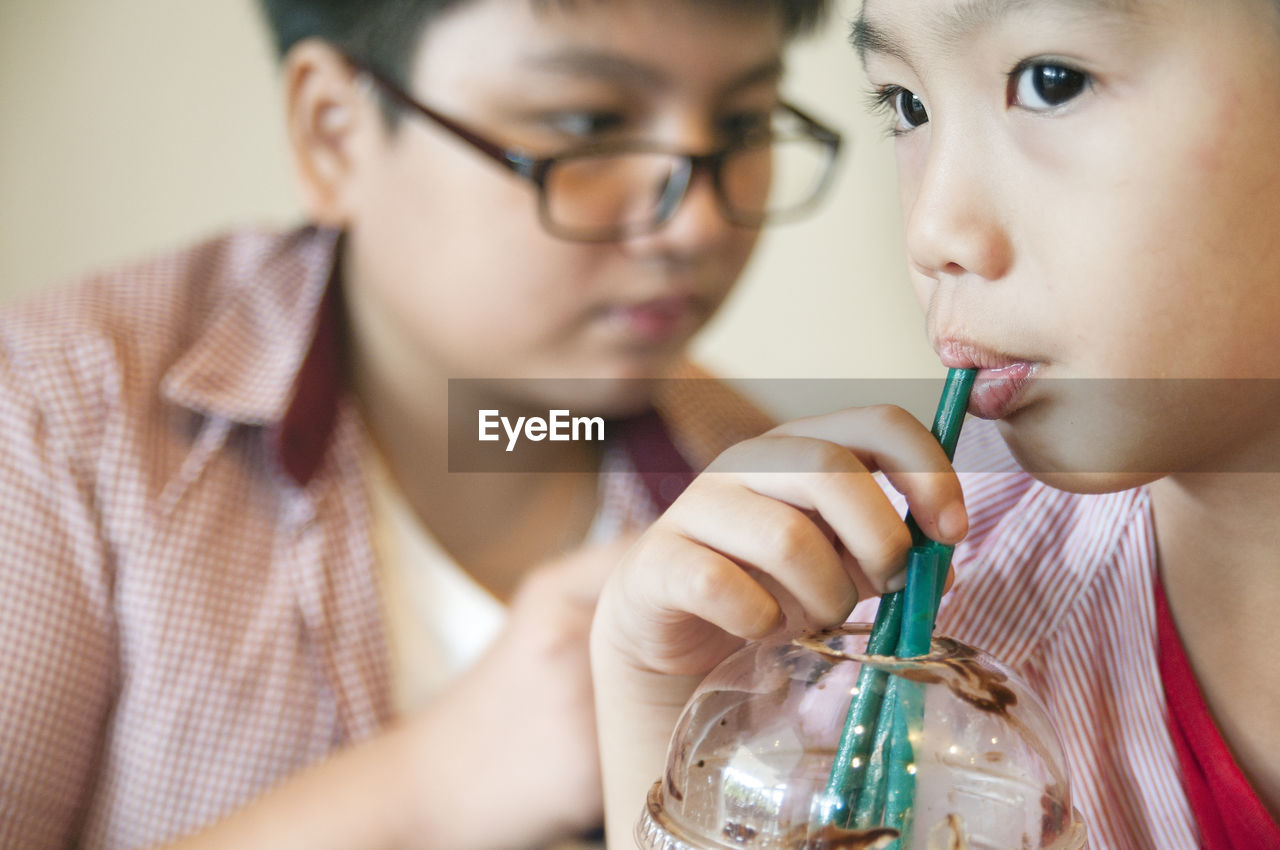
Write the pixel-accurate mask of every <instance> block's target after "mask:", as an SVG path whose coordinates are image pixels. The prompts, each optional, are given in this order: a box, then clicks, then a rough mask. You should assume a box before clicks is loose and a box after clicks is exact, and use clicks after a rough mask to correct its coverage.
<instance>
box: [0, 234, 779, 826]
mask: <svg viewBox="0 0 1280 850" xmlns="http://www.w3.org/2000/svg"><path fill="white" fill-rule="evenodd" d="M334 251H335V236H334V234H332V233H327V232H321V231H316V230H312V229H304V230H300V231H297V232H294V233H291V234H285V235H276V234H267V233H240V234H236V235H232V236H229V237H225V238H220V239H216V240H213V241H210V242H207V243H205V244H202V245H200V246H198V247H196V248H194V249H191V250H186V251H183V252H181V253H175V254H173V255H171V256H168V257H165V258H162V259H159V260H156V261H154V262H150V263H147V264H145V265H139V266H132V267H128V268H121V269H118V270H116V271H113V272H110V273H107V274H103V275H101V276H98V277H95V278H93V279H91V280H89V281H86V282H85V283H84V284H82V285H80V286H78V287H75V288H72V289H69V290H63V291H59V292H56V293H52V294H50V295H46V296H43V297H41V298H39V299H38V300H35V301H33V302H31V303H28V304H25V305H22V306H19V307H14V308H9V309H7V310H5V311H3V312H2V313H0V505H2V506H3V509H2V510H0V545H2V546H3V552H4V560H3V564H2V565H0V652H2V654H0V847H5V848H9V847H13V848H24V850H25V849H26V848H31V849H32V850H34V848H46V847H65V846H68V845H74V846H79V847H85V848H122V847H140V846H147V845H151V844H155V843H159V842H163V841H166V840H170V839H173V838H175V837H178V836H181V835H183V834H186V833H189V832H191V831H193V830H195V829H197V828H199V827H200V826H202V825H204V824H207V823H208V822H210V821H211V820H214V819H216V818H218V817H219V816H220V815H223V814H225V813H227V812H228V811H230V810H232V809H234V808H236V807H238V806H241V805H243V804H244V803H246V802H248V801H249V800H251V799H253V798H254V797H255V796H256V795H258V794H259V793H260V792H262V791H263V790H265V789H266V788H268V787H269V786H271V785H273V784H275V783H276V782H278V781H280V780H281V779H282V778H284V777H286V776H288V775H289V774H291V773H293V772H295V771H297V770H298V769H299V768H302V767H303V766H305V765H307V764H308V763H311V762H314V761H316V760H318V759H322V758H324V757H325V756H326V755H327V754H329V753H331V752H332V751H334V750H335V749H337V748H340V747H342V746H344V745H346V744H349V743H351V742H355V741H360V740H362V739H365V738H368V737H369V736H371V735H373V734H374V733H375V732H377V731H378V729H379V728H380V727H382V726H383V725H384V724H385V723H387V722H388V720H389V719H390V715H391V706H390V682H389V662H388V650H387V647H386V645H385V638H384V634H383V624H382V611H381V607H380V599H379V594H378V589H377V586H376V583H375V582H376V579H375V567H374V555H373V549H372V544H371V541H370V528H369V507H368V504H367V502H366V496H365V489H364V474H363V471H362V470H361V469H360V466H359V459H360V458H361V457H362V453H363V448H364V444H363V441H364V440H365V439H366V437H365V435H364V432H363V431H362V429H361V427H360V424H359V418H358V416H357V415H356V414H355V411H354V406H353V404H352V403H351V401H350V399H348V398H346V397H344V396H342V395H341V393H340V391H339V389H338V382H337V378H336V376H337V375H338V374H339V372H340V362H339V353H338V352H339V341H338V334H339V331H338V329H339V328H340V326H341V317H340V304H339V303H338V299H337V297H336V293H337V292H338V290H339V287H337V286H328V285H327V284H328V282H329V281H330V279H331V277H332V270H333V265H334V263H333V259H334ZM708 384H714V382H699V384H698V390H697V391H696V392H693V393H686V394H684V395H680V394H678V393H677V394H676V396H675V397H673V398H671V399H667V400H666V401H665V402H664V406H663V415H664V420H665V422H666V424H667V427H668V428H669V429H670V431H671V434H672V437H673V438H674V440H675V442H676V444H677V445H679V447H680V448H681V450H682V451H683V452H684V454H685V456H688V457H692V458H694V463H695V465H696V464H697V463H701V462H705V461H707V460H709V459H710V457H711V456H713V455H714V453H715V452H716V451H718V450H719V449H720V448H723V447H724V446H727V445H729V444H730V443H732V442H734V441H736V440H738V439H743V438H745V437H747V436H751V435H753V434H754V433H758V432H759V431H760V430H762V429H763V427H765V425H766V422H765V420H763V418H761V417H760V416H759V415H758V414H756V413H755V412H754V411H753V409H751V408H750V407H749V405H746V404H745V403H743V402H741V400H740V399H737V397H736V396H733V395H732V394H731V393H728V391H727V390H726V391H724V392H714V391H713V392H707V386H708ZM649 478H652V476H650V477H649ZM659 478H661V476H659ZM668 478H670V476H668ZM673 480H674V481H676V483H678V482H679V478H678V476H677V477H676V478H675V479H672V480H667V481H665V482H664V481H662V480H657V481H656V484H655V482H654V481H651V480H648V478H646V480H645V481H643V482H642V480H641V476H638V475H634V474H630V475H623V476H622V477H621V478H619V479H618V480H617V481H612V482H610V483H609V485H608V486H607V487H606V488H605V492H606V504H605V509H606V510H615V511H618V512H619V513H620V515H621V516H622V517H623V522H624V525H630V526H635V525H638V524H640V523H643V522H646V521H648V520H649V519H651V518H652V517H653V516H654V515H655V512H656V507H655V502H654V501H653V499H652V498H651V496H650V493H652V492H656V491H655V490H654V487H655V486H662V487H665V488H666V489H667V490H670V489H671V487H670V484H671V483H672V481H673ZM659 501H660V500H659Z"/></svg>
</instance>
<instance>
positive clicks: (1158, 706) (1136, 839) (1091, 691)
mask: <svg viewBox="0 0 1280 850" xmlns="http://www.w3.org/2000/svg"><path fill="white" fill-rule="evenodd" d="M956 468H957V469H958V470H960V471H961V474H962V481H963V485H964V492H965V502H966V504H967V505H968V508H969V518H970V531H969V536H968V537H967V538H966V539H965V541H964V542H963V543H961V544H960V546H958V547H957V548H956V552H955V557H954V559H953V562H952V563H953V565H954V566H955V570H956V577H955V583H954V585H953V586H952V589H951V590H950V591H949V592H948V594H947V595H946V596H945V597H943V601H942V607H941V609H940V611H939V615H938V631H939V632H940V633H942V634H947V635H950V636H952V637H955V638H958V639H960V640H962V641H965V642H966V643H969V644H972V645H974V646H978V647H981V648H982V649H985V650H986V651H988V652H990V653H991V654H992V655H994V656H995V657H997V658H999V659H1001V660H1002V661H1004V662H1005V663H1007V664H1009V665H1010V666H1011V667H1012V668H1013V669H1014V670H1016V671H1018V672H1019V673H1020V674H1021V675H1022V676H1023V677H1024V678H1025V679H1026V680H1027V682H1028V683H1029V684H1030V685H1031V686H1032V687H1033V688H1034V689H1035V690H1036V691H1037V693H1038V694H1039V695H1040V696H1041V697H1043V698H1044V701H1045V704H1046V707H1047V708H1048V710H1049V712H1050V715H1051V716H1052V718H1053V720H1054V722H1055V725H1056V726H1057V728H1058V731H1059V733H1060V734H1061V736H1062V738H1063V739H1064V743H1065V745H1066V756H1067V762H1068V765H1069V768H1070V771H1071V780H1072V782H1071V790H1072V795H1073V798H1074V800H1073V802H1074V804H1075V806H1076V808H1078V809H1079V810H1080V812H1081V814H1082V815H1083V816H1084V819H1085V822H1086V825H1087V828H1088V835H1089V846H1090V847H1092V848H1094V850H1104V848H1105V850H1194V848H1197V847H1199V846H1200V845H1199V840H1198V837H1197V834H1196V826H1195V821H1194V818H1193V816H1192V813H1191V806H1190V804H1189V802H1188V801H1187V795H1186V792H1185V791H1184V790H1183V785H1182V779H1181V769H1180V767H1179V764H1178V759H1177V754H1176V752H1175V750H1174V746H1173V739H1172V737H1171V735H1170V732H1169V726H1168V709H1167V706H1166V703H1165V693H1164V686H1163V683H1162V681H1161V679H1160V670H1159V667H1158V654H1157V644H1156V613H1155V591H1154V588H1155V584H1154V582H1155V581H1156V580H1157V577H1156V550H1155V528H1154V524H1153V520H1152V515H1151V503H1150V498H1149V494H1148V493H1147V491H1146V490H1145V489H1136V490H1128V491H1124V492H1120V493H1111V494H1105V495H1093V496H1081V495H1075V494H1071V493H1064V492H1062V491H1060V490H1055V489H1053V488H1051V487H1048V486H1046V485H1044V484H1041V483H1039V482H1037V481H1036V480H1035V479H1034V478H1032V477H1031V476H1030V475H1028V474H1026V473H1025V472H1022V471H1021V470H1020V469H1019V468H1018V466H1017V463H1016V462H1015V461H1014V459H1013V457H1012V456H1011V455H1010V454H1009V452H1008V449H1007V448H1006V447H1005V445H1004V442H1003V440H1001V439H1000V436H999V434H998V433H997V432H996V429H995V428H994V426H992V425H991V423H988V422H982V421H971V422H969V423H968V424H967V425H966V426H965V432H964V434H963V436H962V438H961V444H960V447H959V450H958V452H957V455H956ZM966 470H967V471H966ZM874 614H875V603H874V602H869V603H864V605H862V606H859V608H858V609H857V610H855V612H854V618H855V619H860V620H870V619H871V618H872V617H873V616H874Z"/></svg>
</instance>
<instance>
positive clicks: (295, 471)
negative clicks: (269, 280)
mask: <svg viewBox="0 0 1280 850" xmlns="http://www.w3.org/2000/svg"><path fill="white" fill-rule="evenodd" d="M337 268H338V264H337V263H336V262H335V263H334V272H333V274H332V275H331V276H330V278H329V282H328V283H327V284H326V286H325V293H324V297H323V298H321V299H320V306H319V309H318V310H317V311H316V325H315V333H314V334H313V335H312V338H311V345H310V347H309V348H308V349H307V353H306V355H305V356H304V357H303V360H302V365H301V366H300V367H299V368H298V373H297V375H296V376H295V377H294V381H293V387H292V389H291V391H290V400H289V407H288V409H287V410H285V413H284V417H283V418H282V419H281V421H280V425H279V427H277V428H276V430H275V433H274V434H273V435H272V436H273V439H272V447H273V449H274V450H275V454H276V457H277V459H278V460H279V462H280V466H281V467H282V468H283V469H284V471H285V472H286V473H287V474H288V475H289V477H290V478H292V479H293V480H294V481H295V482H297V484H298V486H299V487H306V486H307V483H308V482H309V481H310V480H311V478H312V477H313V476H314V475H315V473H316V471H317V470H318V469H319V468H320V464H321V462H322V461H323V460H324V455H325V450H326V449H327V447H328V445H329V438H330V436H332V434H333V426H334V423H335V422H336V421H337V418H338V392H339V387H340V385H341V383H342V360H343V357H342V355H343V340H342V326H343V318H344V315H345V308H344V305H343V300H342V286H341V285H340V283H339V281H338V273H337Z"/></svg>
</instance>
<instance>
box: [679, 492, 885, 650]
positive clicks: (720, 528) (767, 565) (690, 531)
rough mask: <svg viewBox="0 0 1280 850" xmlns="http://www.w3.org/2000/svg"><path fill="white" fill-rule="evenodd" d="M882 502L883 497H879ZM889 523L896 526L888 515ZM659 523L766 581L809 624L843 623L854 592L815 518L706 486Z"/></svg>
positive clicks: (758, 498)
mask: <svg viewBox="0 0 1280 850" xmlns="http://www.w3.org/2000/svg"><path fill="white" fill-rule="evenodd" d="M879 498H880V499H881V500H882V501H883V500H884V497H883V495H881V496H880V497H879ZM889 519H890V521H891V522H893V523H896V524H897V525H899V526H900V525H901V524H902V523H901V521H900V520H899V519H898V518H897V515H896V514H893V513H892V512H890V516H889ZM663 522H665V523H667V524H669V526H671V527H673V528H675V529H677V530H678V531H679V533H680V534H682V535H683V536H685V537H687V538H689V539H690V540H693V541H695V542H697V543H700V544H702V545H704V546H707V547H709V548H710V549H712V550H714V551H715V552H717V553H719V554H721V555H724V556H725V557H727V558H730V559H731V560H733V561H734V562H736V563H739V564H742V565H745V566H748V567H750V568H752V569H755V570H758V571H760V572H761V573H765V574H767V575H768V576H770V577H771V578H772V579H773V580H774V581H775V582H776V583H777V584H778V585H780V586H781V588H782V589H783V590H784V591H785V592H786V593H787V594H789V595H790V596H791V597H792V598H793V599H795V601H796V602H797V603H798V604H799V605H800V607H801V609H803V611H804V613H805V615H806V616H807V617H808V618H810V619H811V620H813V621H814V622H817V623H821V624H824V625H830V624H834V623H840V622H843V621H844V619H845V618H846V617H847V616H848V615H849V612H850V611H852V610H853V606H854V605H856V604H857V602H858V598H859V591H858V589H857V587H856V585H855V583H854V581H853V579H852V577H851V576H850V574H849V573H848V572H846V570H845V566H844V564H843V562H842V560H841V557H840V552H839V551H838V550H837V548H836V546H835V544H834V542H833V540H832V538H831V537H828V536H827V533H826V531H825V528H824V527H823V526H822V525H821V524H819V523H818V522H815V521H814V518H813V517H811V516H809V515H808V514H806V513H805V512H803V511H802V510H799V509H797V508H796V507H793V506H792V505H791V504H788V503H786V502H785V501H779V500H777V499H776V498H770V497H768V496H766V495H762V494H760V493H758V492H755V491H754V490H752V489H748V488H747V487H744V486H741V485H738V484H733V485H731V486H721V487H715V486H705V487H701V488H699V489H698V491H696V492H693V493H691V494H689V498H688V499H686V500H685V503H684V504H683V505H681V509H680V510H673V511H672V512H671V514H669V515H668V516H667V517H666V518H664V520H663Z"/></svg>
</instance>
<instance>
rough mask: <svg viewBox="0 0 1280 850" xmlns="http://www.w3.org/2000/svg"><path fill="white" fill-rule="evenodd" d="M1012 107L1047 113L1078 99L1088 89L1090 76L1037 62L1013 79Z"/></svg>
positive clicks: (1022, 70) (1025, 67) (1020, 70)
mask: <svg viewBox="0 0 1280 850" xmlns="http://www.w3.org/2000/svg"><path fill="white" fill-rule="evenodd" d="M1010 77H1011V79H1010V83H1011V85H1010V88H1012V89H1013V98H1012V100H1013V103H1014V104H1015V105H1017V106H1021V107H1022V108H1023V109H1029V110H1031V111H1032V112H1047V111H1048V110H1051V109H1055V108H1057V107H1059V106H1061V105H1063V104H1064V103H1066V102H1068V101H1070V100H1072V99H1074V98H1076V97H1078V96H1079V95H1080V94H1081V93H1083V92H1084V90H1085V89H1087V88H1088V87H1089V75H1088V74H1086V73H1084V72H1083V71H1077V70H1075V69H1074V68H1067V67H1065V66H1063V65H1053V64H1049V63H1046V62H1037V63H1034V64H1031V65H1024V66H1022V67H1020V68H1017V69H1015V70H1014V72H1013V73H1012V74H1011V75H1010Z"/></svg>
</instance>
